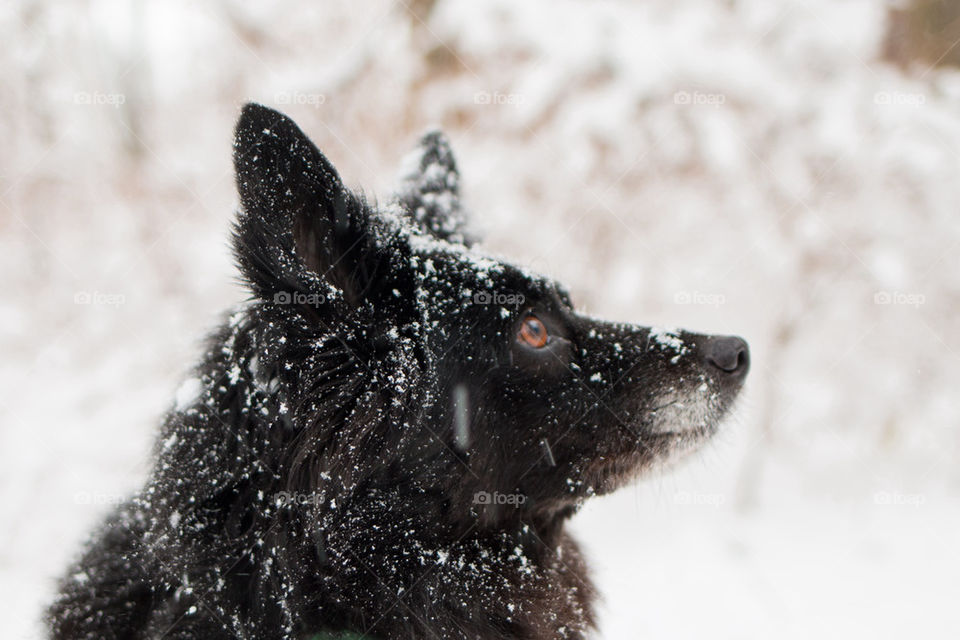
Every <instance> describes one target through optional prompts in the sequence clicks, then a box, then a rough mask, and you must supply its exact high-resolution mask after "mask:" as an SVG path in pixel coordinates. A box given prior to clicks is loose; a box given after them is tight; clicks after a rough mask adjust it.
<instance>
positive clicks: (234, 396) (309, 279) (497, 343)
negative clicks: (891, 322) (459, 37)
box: [49, 104, 748, 639]
mask: <svg viewBox="0 0 960 640" xmlns="http://www.w3.org/2000/svg"><path fill="white" fill-rule="evenodd" d="M234 161H235V165H236V173H237V186H238V189H239V192H240V200H241V209H240V212H239V216H238V220H237V223H236V227H235V233H234V244H235V250H236V255H237V259H238V262H239V265H240V269H241V271H242V273H243V276H244V279H245V280H246V282H247V283H248V284H249V287H250V290H251V292H252V294H253V297H252V300H251V301H250V302H249V303H248V304H246V305H245V306H243V307H242V308H240V309H239V310H237V311H236V312H235V313H233V315H232V316H230V318H229V320H228V321H226V322H225V323H224V325H223V326H222V327H221V328H220V329H219V330H218V331H217V332H216V333H215V335H214V336H213V337H212V339H211V340H210V342H209V346H208V349H207V352H206V354H205V356H204V357H203V360H202V362H201V364H200V365H199V367H198V368H197V370H196V377H195V378H194V379H192V380H190V381H188V382H187V383H185V385H184V386H183V387H182V388H181V389H180V391H179V392H178V402H177V406H176V408H175V409H174V410H173V411H171V413H170V414H169V416H168V418H167V420H166V423H165V426H164V428H163V432H162V435H161V438H160V440H159V443H158V446H157V449H156V458H157V463H156V467H155V469H154V470H153V473H152V475H151V476H150V479H149V481H148V482H147V484H146V486H145V487H144V488H143V490H142V491H141V492H140V493H138V494H137V495H136V496H135V497H134V498H133V499H131V500H130V501H129V502H128V503H127V504H125V505H123V506H122V507H121V508H119V509H118V510H117V511H116V513H114V514H113V515H112V516H111V517H110V518H109V519H108V521H107V522H106V524H105V525H104V526H103V527H102V528H101V529H100V531H99V532H98V533H97V535H96V536H95V537H94V539H93V541H92V542H91V543H90V545H89V547H88V548H87V551H86V553H85V555H84V556H83V557H82V559H81V560H80V561H79V563H78V564H77V565H76V566H75V567H74V568H72V569H71V570H70V571H69V573H68V575H67V577H66V578H65V579H64V581H63V583H62V585H61V591H60V595H59V598H58V600H57V601H56V602H55V604H54V605H53V607H52V608H51V611H50V614H49V620H50V626H51V629H52V635H53V637H55V638H97V639H102V638H161V637H162V638H251V639H261V638H315V637H340V636H339V635H338V634H339V633H341V632H352V633H353V634H361V636H362V637H376V638H443V639H446V638H550V639H552V638H581V637H584V636H585V635H586V634H587V633H588V632H589V630H590V628H591V626H592V625H593V623H594V614H593V609H592V602H593V599H594V588H593V586H592V585H591V583H590V581H589V578H588V577H587V573H586V568H585V566H584V562H583V560H582V558H581V556H580V553H579V551H578V549H577V546H576V544H575V543H574V541H573V540H571V539H570V537H569V536H568V535H567V533H566V532H565V531H564V523H565V522H566V520H567V519H568V518H569V517H570V516H571V515H572V514H573V513H574V511H575V510H576V509H577V506H578V505H579V504H580V503H581V501H582V500H583V499H584V498H586V497H589V496H591V495H594V494H601V493H606V492H609V491H611V490H613V489H615V488H616V487H618V486H619V485H621V484H623V483H624V482H625V481H627V480H628V479H630V478H631V477H633V476H635V475H636V474H637V473H639V472H641V471H643V470H644V469H647V468H649V467H650V466H651V465H653V464H655V463H657V462H660V461H663V460H665V459H666V458H668V457H672V456H673V455H675V454H677V453H682V452H685V451H689V450H691V449H693V448H695V446H696V445H697V444H699V443H700V442H702V441H704V440H705V439H706V438H707V437H708V436H709V435H710V434H711V433H712V432H713V431H714V430H715V428H716V425H717V422H718V420H719V419H720V418H721V417H722V416H723V414H724V413H725V412H726V411H727V409H728V407H729V406H730V404H731V402H732V401H733V399H734V397H735V396H736V394H737V392H738V390H739V388H740V385H741V383H742V381H743V378H744V376H745V373H746V370H747V367H748V363H747V359H748V356H747V350H746V345H745V343H743V341H742V340H739V339H738V338H717V337H713V338H708V337H707V336H703V335H697V334H692V333H686V332H679V331H667V330H654V329H648V328H642V327H636V326H630V325H624V324H613V323H607V322H602V321H599V320H594V319H591V318H587V317H585V316H583V315H580V314H578V313H576V312H574V310H573V308H572V306H571V303H570V300H569V298H568V296H567V294H566V293H565V292H564V290H563V289H562V288H561V287H560V286H559V285H557V284H556V283H555V282H553V281H551V280H549V279H546V278H543V277H541V276H537V275H534V274H531V273H528V272H526V271H525V270H523V269H520V268H517V267H515V266H511V265H510V264H507V263H505V262H502V261H500V260H496V259H493V258H490V257H488V256H485V255H482V254H480V253H478V252H477V250H476V249H475V248H472V247H471V245H472V243H473V240H472V236H471V235H470V234H469V232H468V231H467V229H466V227H465V225H464V216H463V212H462V208H461V206H460V201H459V197H458V187H457V181H458V174H457V170H456V166H455V164H454V161H453V158H452V156H451V154H450V150H449V148H448V146H447V143H446V141H445V139H444V138H443V136H442V135H441V134H439V133H432V134H429V135H427V136H426V137H425V138H424V139H423V140H422V142H421V146H420V148H419V152H418V154H417V155H416V156H414V157H413V162H412V163H411V164H410V166H409V167H408V171H407V174H406V176H405V179H404V182H403V183H402V187H401V189H400V193H399V196H398V198H397V200H396V201H395V202H394V203H393V204H392V205H390V206H386V207H375V206H373V205H372V204H370V203H368V202H366V201H365V200H364V199H363V198H362V197H360V196H358V195H356V194H354V193H352V192H351V191H349V190H347V189H345V188H344V186H343V185H342V183H341V181H340V178H339V177H338V175H337V173H336V171H335V170H334V168H333V167H332V166H331V165H330V163H329V162H328V161H327V159H326V158H325V157H324V156H323V155H322V154H321V153H320V152H319V151H318V150H317V149H316V147H314V145H313V144H312V143H311V142H310V141H309V140H308V139H307V138H306V137H305V136H304V135H303V133H302V132H301V131H300V130H299V129H298V128H297V126H296V125H295V124H294V123H293V122H292V121H290V120H289V119H287V118H286V117H285V116H283V115H281V114H279V113H277V112H275V111H272V110H270V109H267V108H265V107H262V106H259V105H253V104H251V105H248V106H247V107H245V108H244V110H243V114H242V115H241V117H240V121H239V123H238V125H237V130H236V142H235V145H234ZM541 330H545V331H546V332H547V333H548V334H549V337H548V338H546V339H545V342H544V341H542V340H541V338H544V336H543V335H542V334H543V332H542V331H541ZM531 336H532V338H531ZM541 344H542V346H541ZM344 637H346V636H344ZM349 637H358V636H357V635H352V636H349Z"/></svg>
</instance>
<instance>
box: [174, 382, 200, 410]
mask: <svg viewBox="0 0 960 640" xmlns="http://www.w3.org/2000/svg"><path fill="white" fill-rule="evenodd" d="M201 393H203V382H202V381H201V380H200V379H199V378H188V379H186V380H184V381H183V382H181V383H180V386H179V387H177V392H176V395H175V401H176V405H175V407H176V410H177V411H184V410H186V409H187V408H189V407H190V406H191V405H192V404H194V403H195V402H196V401H197V400H198V399H199V398H200V394H201Z"/></svg>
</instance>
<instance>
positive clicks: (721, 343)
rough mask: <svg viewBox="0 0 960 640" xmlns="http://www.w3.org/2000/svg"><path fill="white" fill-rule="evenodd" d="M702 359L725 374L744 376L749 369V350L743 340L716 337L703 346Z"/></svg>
mask: <svg viewBox="0 0 960 640" xmlns="http://www.w3.org/2000/svg"><path fill="white" fill-rule="evenodd" d="M703 358H704V360H706V361H707V363H708V364H710V365H711V366H714V367H716V368H717V369H720V370H721V371H724V372H726V373H731V374H736V375H741V376H742V375H745V374H746V373H747V370H748V369H749V368H750V348H749V347H748V346H747V343H746V342H745V341H744V340H743V338H738V337H736V336H717V337H714V338H710V339H709V340H708V341H707V343H706V344H705V345H704V349H703Z"/></svg>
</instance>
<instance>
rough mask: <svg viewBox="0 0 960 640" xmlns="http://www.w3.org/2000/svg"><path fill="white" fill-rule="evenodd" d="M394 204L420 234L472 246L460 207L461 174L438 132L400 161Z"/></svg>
mask: <svg viewBox="0 0 960 640" xmlns="http://www.w3.org/2000/svg"><path fill="white" fill-rule="evenodd" d="M396 201H397V202H398V203H399V204H400V206H401V207H402V208H403V210H404V212H405V213H406V214H407V216H408V218H409V219H410V221H411V222H412V223H413V224H414V225H415V226H416V227H417V228H419V229H420V230H421V231H423V232H425V233H428V234H430V235H433V236H434V237H436V238H440V239H442V240H447V241H449V242H458V243H462V244H465V245H467V246H470V245H471V244H473V242H474V238H473V237H472V236H471V234H470V233H469V232H468V229H467V216H466V214H465V212H464V210H463V206H462V205H461V203H460V172H459V171H457V163H456V161H455V160H454V158H453V151H451V150H450V142H449V141H448V140H447V137H446V136H445V135H444V134H443V133H442V132H441V131H439V130H433V131H428V132H427V133H425V134H424V135H423V137H422V138H420V143H419V144H418V145H417V148H416V149H414V150H413V151H412V152H411V153H410V154H409V155H408V156H407V157H405V158H404V159H403V163H402V168H401V174H400V188H399V189H398V190H397V194H396Z"/></svg>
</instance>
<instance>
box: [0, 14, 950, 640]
mask: <svg viewBox="0 0 960 640" xmlns="http://www.w3.org/2000/svg"><path fill="white" fill-rule="evenodd" d="M271 7H272V5H271V4H268V3H245V4H244V5H242V6H239V5H238V6H233V5H231V6H229V7H227V6H226V5H224V6H223V7H220V6H217V7H213V8H209V9H206V10H204V11H199V10H197V9H195V8H193V7H191V6H188V5H186V4H183V3H166V2H159V1H158V0H148V1H147V2H146V5H145V11H144V12H143V14H144V16H146V17H149V19H146V17H143V16H142V17H143V19H144V22H143V23H142V25H140V26H142V28H143V30H142V32H140V31H138V30H137V28H136V27H137V24H136V23H135V21H136V19H137V17H136V16H135V15H132V12H127V11H118V10H117V9H116V7H115V6H114V3H108V2H94V3H93V4H92V5H91V7H90V8H89V11H88V8H87V7H86V6H84V7H77V8H74V7H71V6H69V5H66V4H63V5H56V6H53V5H51V6H43V5H41V6H38V7H36V8H33V7H32V6H31V7H27V6H25V5H24V6H21V5H20V4H18V3H9V4H8V5H7V6H4V8H3V9H0V33H2V34H3V35H4V40H5V42H6V43H7V45H6V46H5V47H3V49H2V51H0V60H2V62H3V64H2V65H0V69H2V70H3V71H2V72H0V73H2V75H3V79H4V105H5V107H4V110H3V112H2V115H0V136H2V139H3V140H4V147H5V152H4V154H3V156H2V159H0V164H2V170H0V176H2V177H0V216H2V220H3V221H4V222H5V224H3V225H0V261H2V266H3V267H4V269H3V273H4V274H5V278H4V284H3V287H4V288H3V295H2V296H0V352H2V353H3V358H0V425H2V427H0V495H2V498H3V505H4V521H5V527H4V528H3V529H2V530H0V602H2V605H0V606H2V607H3V609H2V610H0V613H2V616H0V619H2V622H0V629H2V631H3V632H2V635H3V637H10V638H37V637H41V631H40V627H39V625H38V623H37V620H38V617H39V615H40V612H41V609H42V607H43V606H44V605H45V604H46V603H47V602H48V601H49V599H50V598H51V596H52V593H53V589H54V581H55V579H57V578H58V577H59V576H60V575H62V574H63V572H64V571H65V570H66V568H67V563H68V561H69V559H70V558H71V557H72V556H73V555H74V554H75V553H76V551H77V550H78V549H79V544H80V542H81V540H82V539H83V538H84V537H85V536H86V534H87V533H88V532H89V531H90V529H91V528H92V527H93V526H94V525H95V523H96V522H97V521H98V520H99V519H100V518H101V517H102V516H103V515H104V514H105V513H107V512H108V511H109V510H110V509H111V508H112V507H113V505H115V504H116V503H118V502H119V501H121V500H122V499H123V498H124V496H126V495H128V494H129V493H130V492H132V491H133V490H135V489H136V488H138V487H139V486H140V484H141V483H142V481H143V479H144V477H145V476H146V473H147V470H148V469H149V465H150V463H151V447H152V444H153V441H154V436H155V433H156V431H155V429H156V427H157V425H158V424H159V419H160V416H161V415H162V413H163V412H164V411H165V410H166V409H167V408H169V407H170V406H171V401H175V403H176V405H175V406H177V407H180V408H184V407H186V406H188V405H189V403H190V402H191V400H192V399H193V398H195V397H196V394H197V393H199V389H194V388H192V386H191V385H192V384H193V382H191V378H189V377H188V376H189V373H188V372H189V371H190V367H191V365H192V364H193V363H194V362H195V360H196V358H197V357H198V356H199V354H200V344H201V341H202V337H203V335H204V333H205V331H206V330H208V329H209V328H211V327H212V326H214V324H215V323H216V321H217V318H218V316H219V314H221V313H222V312H224V311H225V310H227V309H229V308H230V307H231V305H233V304H236V303H238V302H239V301H241V300H242V299H243V298H245V297H246V294H245V293H244V292H243V291H242V289H241V288H240V287H238V286H236V285H235V284H232V283H235V281H236V274H235V271H234V269H233V265H232V261H231V259H230V257H229V254H228V250H227V245H228V243H227V234H228V231H229V222H230V220H231V216H232V211H233V207H234V205H235V202H236V195H235V193H234V190H233V184H232V177H231V173H230V153H231V148H230V141H231V129H232V126H233V122H232V119H233V118H234V117H235V116H236V115H237V112H238V105H239V104H240V103H242V102H243V101H244V100H247V99H250V98H255V99H259V100H261V101H263V102H265V103H268V104H272V105H273V106H278V107H280V108H282V109H284V110H286V111H288V112H289V113H290V114H291V115H292V116H294V117H295V119H297V120H298V121H299V122H300V123H301V124H302V126H303V128H304V129H305V130H306V131H308V132H309V133H310V134H311V135H312V136H313V137H314V139H315V140H316V142H317V143H318V145H319V146H320V147H321V148H322V149H323V150H324V152H325V153H327V154H328V155H329V157H330V158H331V159H332V160H333V161H334V163H335V164H336V165H337V167H338V168H339V170H340V172H341V174H342V175H343V176H344V179H345V181H346V182H347V183H348V184H361V185H363V186H364V188H365V190H366V191H367V193H369V194H379V195H381V196H382V197H384V198H386V196H387V195H388V194H389V193H390V192H391V189H392V188H393V187H394V186H395V185H394V184H393V181H392V178H393V176H395V175H396V166H397V161H398V158H400V157H402V156H403V155H404V154H405V153H406V152H407V151H408V150H409V148H410V145H412V144H413V143H414V141H415V140H416V139H417V137H418V136H419V134H420V133H421V132H422V131H423V130H424V129H425V128H426V127H427V125H428V124H430V123H434V122H439V123H441V124H442V125H443V127H444V128H445V130H446V133H447V135H448V136H449V137H450V139H451V142H452V145H453V150H454V153H455V154H457V160H458V163H459V165H460V169H461V172H462V179H461V183H460V186H461V188H462V190H463V192H464V198H465V201H466V204H467V206H468V207H469V209H470V210H471V211H472V212H473V214H474V217H473V221H474V223H475V226H476V227H477V228H478V229H480V230H483V231H485V232H486V234H487V242H486V245H485V248H488V249H490V250H491V251H496V252H499V253H502V254H504V255H508V256H510V257H511V258H513V259H514V260H518V261H523V262H525V263H526V264H528V265H529V267H530V268H531V269H533V270H535V271H540V272H545V273H548V274H550V275H553V276H556V277H558V279H560V280H561V281H562V282H564V283H565V284H566V285H568V287H569V288H570V290H571V292H572V294H573V297H574V301H575V302H576V303H577V306H578V308H580V309H588V310H589V311H590V312H591V314H593V315H595V316H601V317H604V316H605V317H613V318H617V319H620V320H624V321H636V322H642V323H645V324H650V325H654V324H669V325H671V326H681V327H685V328H690V329H693V330H703V331H712V332H716V333H725V334H726V333H736V334H738V335H742V336H744V337H745V338H746V339H747V340H748V341H749V342H750V344H751V349H752V358H753V372H752V373H751V377H750V380H749V382H748V388H747V392H746V395H745V397H744V398H743V399H742V401H741V402H740V408H739V411H738V412H737V415H736V416H735V417H734V418H733V419H732V420H731V421H729V423H728V424H726V425H725V426H724V428H723V429H722V430H721V433H720V434H719V435H718V436H717V438H716V440H715V444H714V445H713V446H711V447H709V448H708V449H707V450H706V451H705V452H703V453H702V454H698V455H697V456H694V458H693V459H692V460H690V461H688V462H687V463H686V464H685V465H684V466H683V467H682V468H681V469H679V470H673V471H666V472H664V473H658V474H656V475H654V476H652V477H650V478H648V479H646V480H644V481H642V482H641V483H640V484H638V485H637V486H635V487H632V488H628V489H625V490H623V491H621V492H620V493H618V494H615V495H613V496H610V497H604V498H599V499H594V500H593V501H591V502H588V504H587V506H586V507H585V508H584V510H583V512H582V513H581V514H580V515H578V516H577V517H576V518H575V520H574V523H573V524H574V528H575V530H576V532H577V533H578V537H579V538H580V539H581V540H582V542H583V545H584V547H585V549H586V551H587V552H588V554H589V555H590V557H591V558H592V564H593V566H594V567H595V569H596V573H595V582H596V583H597V586H598V587H599V589H600V591H601V593H602V594H603V597H604V604H603V607H602V610H601V615H600V623H601V629H602V632H601V637H605V638H640V637H656V638H703V637H710V638H721V639H722V638H770V637H777V638H781V637H788V638H791V637H793V638H808V637H849V638H863V637H869V638H903V637H914V636H918V637H924V638H949V637H952V636H953V635H954V634H955V630H956V629H957V628H960V612H958V609H957V607H956V602H957V601H958V599H960V585H958V581H957V579H956V576H957V575H960V553H958V550H957V539H958V533H960V475H958V471H957V470H958V469H960V465H958V459H960V431H958V430H957V424H958V405H957V394H956V381H957V380H960V355H958V354H960V339H958V336H960V314H958V313H957V300H958V292H960V257H958V253H957V251H956V246H957V245H958V244H960V226H958V225H957V203H958V202H960V180H958V179H957V176H958V175H960V155H958V153H960V151H958V150H960V115H958V114H960V76H958V74H957V72H955V71H948V70H927V69H924V68H920V69H916V70H913V71H912V72H911V73H910V74H909V75H906V74H904V73H902V72H900V71H898V70H896V69H893V68H891V67H889V66H887V65H885V64H883V63H882V62H881V61H880V60H879V59H878V57H877V52H878V50H879V42H880V40H881V38H882V33H883V23H882V20H883V16H884V11H885V8H884V6H883V4H882V3H879V2H875V1H873V0H849V1H845V2H836V1H835V0H807V1H806V2H800V1H799V0H778V1H774V2H770V1H763V0H745V1H743V2H736V3H732V2H718V1H714V0H689V1H688V2H683V3H679V2H672V1H668V0H648V1H646V2H641V3H634V4H627V3H618V2H601V3H585V4H580V3H574V2H567V1H562V2H547V0H529V1H527V2H508V1H507V0H495V1H492V2H486V3H476V2H470V1H469V0H452V1H443V0H441V2H438V3H437V8H436V10H435V14H434V16H433V17H432V18H431V19H430V20H429V24H428V27H429V29H427V28H423V27H422V26H418V24H417V23H416V22H415V21H412V20H410V19H409V18H408V17H406V14H405V13H404V11H403V10H401V9H402V8H401V7H398V5H397V4H396V3H392V2H387V1H386V0H379V1H377V2H374V3H373V4H372V5H371V6H370V8H369V9H365V10H363V11H358V10H357V8H356V4H355V3H353V2H329V3H324V4H323V9H322V11H321V10H320V9H314V10H310V9H307V8H301V9H298V10H297V11H283V12H277V11H274V10H272V9H271ZM227 11H230V12H234V14H233V15H232V18H231V19H229V20H228V19H227V16H226V15H224V13H223V12H227ZM231 24H234V25H237V24H245V25H248V26H249V27H250V29H251V30H252V31H247V32H246V34H245V35H241V34H239V33H238V32H237V31H235V30H234V27H232V26H230V25H231ZM137 33H141V35H142V37H139V36H134V35H133V34H137ZM250 34H254V35H253V38H254V41H255V42H257V43H258V44H253V43H252V42H251V41H250V40H246V39H245V38H247V37H248V36H250ZM291 42H295V43H297V46H296V47H292V46H290V45H289V43H291ZM104 43H107V45H104ZM428 51H429V52H430V54H429V55H425V54H426V53H427V52H428ZM305 61H308V62H305ZM288 78H296V85H289V84H287V80H286V79H288ZM294 90H296V91H301V92H303V93H304V94H305V95H316V96H320V95H322V96H324V100H322V101H321V100H319V99H318V100H312V101H308V102H305V103H303V104H299V103H298V104H286V105H283V104H277V95H278V92H286V93H285V94H284V95H293V94H291V93H290V92H292V91H294ZM78 92H88V93H91V94H93V93H95V92H99V94H100V95H103V96H109V95H111V94H122V95H124V96H125V100H124V101H123V103H122V104H119V105H118V106H114V105H112V104H102V105H97V104H77V103H76V101H75V98H74V96H75V94H77V93H78ZM111 102H113V103H114V104H116V103H119V102H120V101H119V100H111ZM131 131H132V132H133V134H131ZM427 245H430V246H427ZM417 248H418V250H420V251H422V252H423V253H424V254H427V253H429V251H431V250H433V249H436V248H437V246H436V244H435V243H432V242H431V241H429V240H426V239H423V240H422V242H421V245H420V246H418V247H417ZM476 259H477V261H478V262H477V264H478V266H482V265H483V264H484V262H483V258H482V257H480V256H479V255H478V257H477V258H476ZM491 264H493V263H491ZM84 292H98V294H97V295H96V296H93V297H90V302H91V304H77V303H76V302H75V301H76V300H77V295H78V293H84ZM691 292H697V295H696V296H690V293H691ZM100 293H102V294H103V295H102V296H101V295H100ZM701 294H702V295H701ZM698 299H702V300H706V301H712V302H711V303H704V304H698V303H697V300H698ZM98 300H102V301H104V302H105V301H107V300H112V301H113V302H114V303H116V302H118V301H119V304H106V303H104V304H97V301H98ZM682 300H689V301H690V303H682V302H681V301H682ZM920 300H922V303H921V302H920ZM717 301H722V302H721V303H719V304H717ZM234 318H235V321H236V322H239V321H240V318H239V315H237V316H234ZM658 336H659V337H658V342H657V344H658V345H662V346H664V347H665V348H666V347H669V348H675V347H676V345H675V344H674V343H673V342H672V341H671V340H670V335H669V334H665V333H662V334H658ZM661 341H662V342H661ZM255 369H256V366H255V365H254V364H253V363H251V370H252V371H253V370H255ZM240 373H242V372H237V374H238V375H239V374H240ZM185 376H187V377H185ZM184 379H186V380H187V382H186V383H181V380H184ZM178 385H180V386H179V387H178ZM174 444H176V443H172V442H171V443H169V446H173V445H174ZM682 495H686V496H704V498H703V499H696V500H694V499H691V500H681V499H678V498H677V496H682ZM519 560H520V558H518V561H519ZM75 579H82V576H76V577H75ZM518 606H522V603H518Z"/></svg>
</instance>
